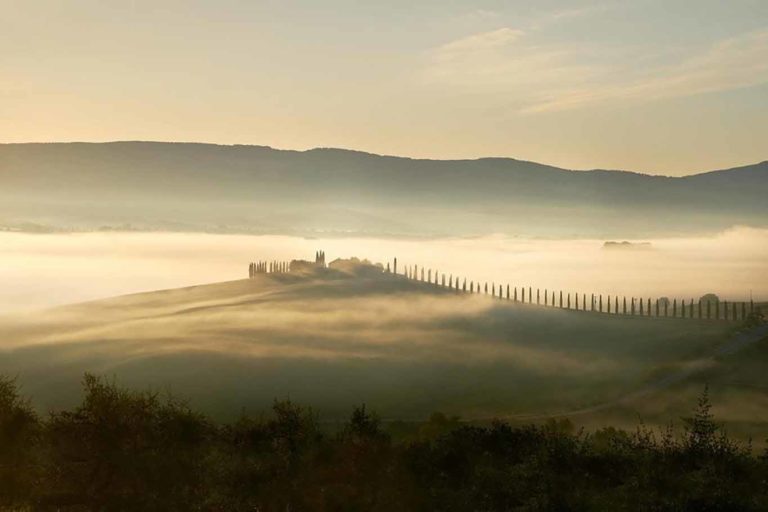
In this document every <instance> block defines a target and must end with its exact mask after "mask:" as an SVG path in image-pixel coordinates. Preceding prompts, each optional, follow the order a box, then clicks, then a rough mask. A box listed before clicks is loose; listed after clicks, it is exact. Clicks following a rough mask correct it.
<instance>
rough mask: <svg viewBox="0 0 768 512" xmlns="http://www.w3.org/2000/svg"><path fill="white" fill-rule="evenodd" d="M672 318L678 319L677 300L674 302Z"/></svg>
mask: <svg viewBox="0 0 768 512" xmlns="http://www.w3.org/2000/svg"><path fill="white" fill-rule="evenodd" d="M672 318H677V299H675V300H674V301H673V302H672Z"/></svg>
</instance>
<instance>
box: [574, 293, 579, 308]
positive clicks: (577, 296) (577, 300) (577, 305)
mask: <svg viewBox="0 0 768 512" xmlns="http://www.w3.org/2000/svg"><path fill="white" fill-rule="evenodd" d="M574 295H575V296H576V311H578V310H579V294H578V293H575V294H574Z"/></svg>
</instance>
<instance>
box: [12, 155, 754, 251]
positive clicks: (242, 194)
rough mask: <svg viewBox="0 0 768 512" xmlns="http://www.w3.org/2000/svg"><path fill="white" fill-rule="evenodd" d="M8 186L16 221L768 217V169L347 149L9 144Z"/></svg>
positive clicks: (461, 226) (416, 226)
mask: <svg viewBox="0 0 768 512" xmlns="http://www.w3.org/2000/svg"><path fill="white" fill-rule="evenodd" d="M0 184H1V185H2V186H0V224H2V223H6V224H12V225H18V224H21V223H24V222H35V223H40V224H49V225H53V226H59V227H77V228H94V227H99V226H102V225H109V226H116V225H122V224H126V223H130V224H132V225H133V226H135V227H139V228H144V229H173V230H219V231H241V232H242V231H245V232H248V231H251V232H302V233H313V232H318V231H322V232H328V231H335V232H344V233H374V234H410V235H413V234H415V235H431V234H442V235H446V234H447V235H452V234H463V235H466V234H480V233H488V232H506V233H511V234H533V235H557V236H559V235H590V236H595V235H597V236H621V237H642V236H650V235H655V234H677V233H685V232H690V231H697V232H711V231H716V230H719V229H723V228H725V227H729V226H732V225H735V224H746V225H761V226H762V225H766V223H767V222H768V205H766V201H765V200H764V198H765V197H766V195H767V193H768V162H763V163H761V164H757V165H754V166H749V167H744V168H738V169H730V170H723V171H717V172H712V173H705V174H699V175H694V176H687V177H684V178H670V177H662V176H649V175H643V174H638V173H630V172H621V171H602V170H596V171H568V170H564V169H558V168H555V167H550V166H546V165H541V164H536V163H532V162H523V161H519V160H513V159H506V158H484V159H478V160H453V161H451V160H445V161H438V160H416V159H409V158H398V157H389V156H379V155H372V154H368V153H361V152H355V151H346V150H338V149H315V150H310V151H303V152H299V151H281V150H275V149H271V148H267V147H260V146H218V145H210V144H181V143H156V142H115V143H104V144H86V143H68V144H4V145H0Z"/></svg>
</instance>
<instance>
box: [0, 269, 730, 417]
mask: <svg viewBox="0 0 768 512" xmlns="http://www.w3.org/2000/svg"><path fill="white" fill-rule="evenodd" d="M732 329H733V326H728V325H726V324H724V323H714V322H698V321H691V320H674V319H648V318H620V317H614V316H609V315H604V314H594V313H584V312H569V311H562V310H557V309H553V308H545V307H537V306H530V305H520V304H513V303H509V302H506V301H500V300H497V299H490V298H487V297H481V296H468V295H457V294H454V293H451V292H447V291H445V290H441V289H438V288H435V287H433V286H431V285H426V284H423V283H414V282H408V281H405V280H404V279H400V278H394V277H392V276H388V275H385V276H383V277H377V278H359V277H358V278H349V277H347V278H339V277H338V276H336V277H330V276H328V277H326V278H322V279H319V278H315V277H297V276H291V275H282V276H280V275H278V276H266V275H265V276H261V277H259V278H258V279H255V280H243V281H234V282H228V283H221V284H215V285H207V286H198V287H191V288H183V289H178V290H168V291H159V292H153V293H145V294H138V295H130V296H125V297H118V298H114V299H109V300H103V301H96V302H91V303H84V304H79V305H75V306H69V307H64V308H58V309H55V310H50V311H47V312H44V313H41V314H37V315H30V316H28V317H23V318H18V317H17V318H13V319H4V320H0V350H2V353H1V354H0V355H1V357H0V372H2V373H7V374H11V375H18V377H19V379H20V381H21V383H22V385H23V389H24V391H25V392H26V393H27V394H29V395H31V396H32V398H33V399H34V401H35V403H36V404H38V405H39V406H41V408H51V407H60V406H66V405H70V404H71V403H73V402H74V401H75V400H76V399H77V398H78V397H79V388H78V381H79V377H80V375H82V372H84V371H91V372H98V373H103V374H108V375H114V376H116V377H117V378H118V380H119V382H120V383H121V384H126V385H128V386H132V387H138V388H146V387H147V386H151V387H153V388H155V389H158V390H161V391H164V390H170V391H172V392H173V393H174V394H178V395H180V396H182V397H187V398H189V399H190V400H191V401H192V403H193V405H195V406H196V407H200V408H201V409H203V410H204V411H206V412H209V413H212V414H214V415H218V416H220V417H223V418H227V417H231V416H232V415H236V414H238V413H239V412H240V410H241V408H243V407H245V408H247V409H248V410H249V411H251V412H254V411H260V410H263V409H264V408H266V407H267V406H268V405H270V403H271V401H272V400H273V398H275V397H280V398H282V397H286V396H289V397H290V398H292V399H294V400H297V401H300V402H302V403H307V404H311V405H313V406H316V407H317V408H319V409H320V411H321V412H322V416H323V418H326V419H331V418H335V417H339V416H342V415H343V416H346V415H347V414H348V412H349V410H350V408H351V407H352V405H354V404H359V403H362V402H366V403H367V404H369V406H370V407H372V408H373V409H375V410H377V411H379V413H380V414H381V415H382V416H384V417H385V418H406V419H418V418H424V417H426V416H427V415H428V414H429V413H430V412H432V411H435V410H441V411H444V412H448V413H455V414H460V415H462V416H463V417H466V418H484V417H488V416H494V415H515V414H528V413H547V412H556V411H563V410H568V409H572V408H578V407H584V406H588V405H592V404H596V403H601V402H604V401H610V400H612V399H615V398H617V397H620V396H622V395H624V394H626V393H628V392H630V391H631V390H634V389H636V388H637V387H638V386H640V385H641V384H642V383H644V382H648V381H649V379H652V377H653V376H654V375H656V374H658V373H659V372H663V371H667V370H668V369H670V368H674V367H675V366H676V365H679V364H680V363H681V362H683V361H686V360H695V359H697V358H699V357H702V356H704V355H707V354H710V353H712V352H714V350H715V348H716V347H717V346H718V345H719V344H720V343H722V342H723V340H724V339H725V338H727V336H728V335H729V332H730V331H731V330H732ZM624 412H626V411H624ZM633 418H634V416H633Z"/></svg>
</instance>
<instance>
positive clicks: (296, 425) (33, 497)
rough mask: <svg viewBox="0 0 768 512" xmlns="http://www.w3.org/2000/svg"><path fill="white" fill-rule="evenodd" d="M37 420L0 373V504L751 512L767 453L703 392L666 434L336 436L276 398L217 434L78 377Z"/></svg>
mask: <svg viewBox="0 0 768 512" xmlns="http://www.w3.org/2000/svg"><path fill="white" fill-rule="evenodd" d="M83 384H84V398H83V401H82V403H81V404H80V405H78V406H77V407H75V408H74V409H72V410H68V411H60V412H53V413H50V414H49V415H47V416H45V417H40V416H38V415H37V414H35V412H34V411H33V409H32V408H31V406H30V403H29V402H28V401H26V400H25V399H23V398H21V397H20V395H19V390H18V389H17V386H16V385H15V382H14V381H13V380H10V379H7V378H0V509H2V510H29V511H32V510H62V511H65V510H66V511H81V510H82V511H161V510H162V511H192V510H201V511H246V510H247V511H255V510H258V511H273V510H274V511H282V512H284V511H303V510H311V511H326V510H328V511H330V510H333V511H357V510H360V511H368V510H372V511H377V510H381V511H387V512H389V511H393V510H397V511H409V510H425V511H427V510H428V511H433V510H440V511H496V510H499V511H501V510H505V511H506V510H518V511H536V510H542V511H543V510H562V511H566V510H573V511H581V510H584V511H606V510H611V511H630V510H631V511H635V510H636V511H666V510H669V511H673V510H674V511H688V510H689V511H705V510H728V511H740V510H743V511H758V510H768V487H766V482H768V458H766V457H765V456H760V455H755V454H753V452H752V450H751V449H750V447H749V446H745V445H741V444H738V443H736V442H734V441H732V440H729V439H728V437H727V436H726V435H725V434H724V433H723V432H722V431H721V430H720V429H719V428H718V426H717V424H716V423H715V422H714V420H713V418H712V415H711V414H710V404H709V400H708V398H707V395H706V392H705V394H704V395H702V398H701V399H700V401H699V404H698V407H696V408H695V410H694V414H693V415H692V416H691V417H690V418H688V419H686V420H685V422H684V428H683V430H681V431H680V432H679V433H675V431H674V430H673V429H672V428H671V427H670V429H668V430H665V431H662V432H656V431H651V430H649V429H647V428H643V427H640V428H638V429H637V430H636V431H635V432H626V431H621V430H616V429H613V428H604V429H602V430H599V431H597V432H594V433H589V434H588V433H585V432H581V431H574V430H573V428H572V426H571V425H570V423H568V422H567V421H560V422H558V421H550V422H549V423H548V424H545V425H542V426H525V427H514V426H511V425H509V424H507V423H504V422H494V423H492V424H489V425H484V426H477V425H469V424H463V423H461V422H459V421H458V420H457V419H456V418H446V417H445V416H443V415H439V414H436V415H434V416H433V417H432V418H431V419H430V420H429V421H428V422H425V423H422V424H399V425H391V426H389V427H387V428H385V427H383V426H382V423H381V422H380V421H379V420H378V419H377V417H376V416H375V415H374V414H371V413H370V412H369V411H368V410H366V408H365V407H364V406H363V407H359V408H356V409H355V410H354V411H353V412H352V414H351V417H350V418H349V420H348V421H347V422H346V423H345V424H344V425H343V427H342V428H339V429H336V430H335V431H333V432H329V431H328V430H327V429H324V428H321V424H320V423H319V420H318V417H317V415H316V414H315V413H313V412H312V410H311V409H308V408H304V407H300V406H298V405H296V404H294V403H292V402H290V401H276V402H275V403H274V407H273V410H272V413H271V414H270V415H268V416H265V417H263V418H249V417H243V418H242V419H240V420H239V421H237V422H235V423H233V424H227V425H220V424H216V423H214V422H212V421H211V420H210V419H208V418H206V417H205V416H203V415H202V414H199V413H197V412H195V411H193V410H191V409H190V408H189V407H188V406H187V405H185V404H184V403H182V402H179V401H177V400H174V399H173V398H163V397H161V396H159V395H158V394H155V393H149V392H135V391H128V390H124V389H120V388H118V387H116V386H115V385H114V384H113V383H110V382H108V381H105V380H104V379H101V378H97V377H94V376H91V375H86V376H85V378H84V381H83Z"/></svg>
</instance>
